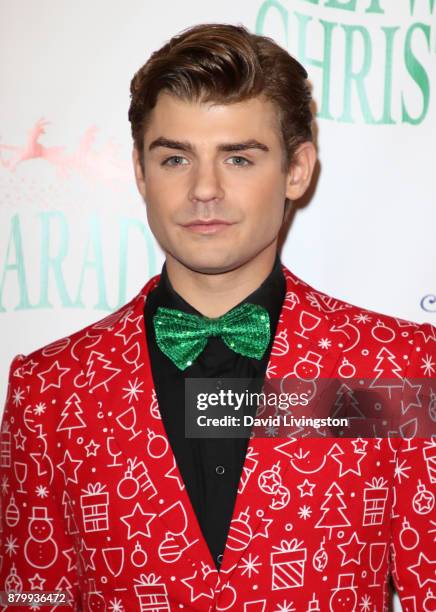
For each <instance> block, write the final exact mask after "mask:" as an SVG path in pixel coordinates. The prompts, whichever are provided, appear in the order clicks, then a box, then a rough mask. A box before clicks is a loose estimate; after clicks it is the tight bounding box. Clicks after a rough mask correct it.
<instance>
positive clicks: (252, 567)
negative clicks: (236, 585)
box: [241, 553, 262, 578]
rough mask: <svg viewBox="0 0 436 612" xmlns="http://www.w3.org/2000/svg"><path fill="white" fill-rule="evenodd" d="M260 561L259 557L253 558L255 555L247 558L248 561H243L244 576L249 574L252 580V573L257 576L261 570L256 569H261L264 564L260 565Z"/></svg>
mask: <svg viewBox="0 0 436 612" xmlns="http://www.w3.org/2000/svg"><path fill="white" fill-rule="evenodd" d="M258 559H259V555H256V556H255V557H253V555H252V554H251V553H250V554H249V555H248V557H247V559H242V561H241V566H242V568H243V569H242V572H241V574H242V576H243V575H244V574H248V577H249V578H251V573H252V572H254V573H256V574H258V573H259V570H258V569H256V568H257V567H260V566H261V565H262V563H258V562H257V560H258Z"/></svg>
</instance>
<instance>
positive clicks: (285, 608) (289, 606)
mask: <svg viewBox="0 0 436 612" xmlns="http://www.w3.org/2000/svg"><path fill="white" fill-rule="evenodd" d="M295 610H296V608H294V604H293V603H292V601H290V602H289V603H288V602H287V601H284V602H283V603H282V604H279V607H278V608H276V609H275V610H274V612H295Z"/></svg>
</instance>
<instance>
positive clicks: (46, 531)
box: [0, 266, 436, 612]
mask: <svg viewBox="0 0 436 612" xmlns="http://www.w3.org/2000/svg"><path fill="white" fill-rule="evenodd" d="M283 272H284V274H285V277H286V283H287V291H286V299H285V301H284V303H283V307H282V310H281V314H280V319H279V323H278V327H277V331H276V337H275V341H274V345H273V348H272V352H271V355H270V359H269V363H268V368H267V378H270V379H273V378H279V379H282V380H284V381H288V382H292V381H293V380H299V381H302V384H304V385H305V386H306V387H307V388H308V389H311V388H312V387H313V386H314V384H315V381H316V379H317V377H321V378H324V379H328V378H334V377H338V378H341V380H342V383H343V384H342V385H341V387H340V389H339V392H338V395H337V398H336V400H337V402H336V404H335V406H334V409H335V410H337V411H338V414H340V413H341V412H342V411H343V410H344V409H345V408H346V409H347V410H349V411H351V413H352V414H355V415H359V414H360V412H361V410H362V404H361V401H362V398H361V397H360V396H359V393H357V392H356V389H355V388H353V387H352V386H350V385H351V381H352V379H353V378H361V379H365V380H367V381H369V382H370V384H369V386H368V388H367V389H368V390H369V392H371V393H374V397H376V394H378V393H384V394H386V397H388V398H389V399H390V407H391V409H392V411H393V414H392V415H391V416H392V417H393V418H394V420H395V422H396V424H397V427H398V430H397V433H398V432H400V431H401V432H403V431H405V432H406V431H407V432H414V435H412V436H407V439H402V438H401V437H400V435H396V436H393V437H390V438H388V437H370V438H363V437H354V438H345V437H344V438H327V437H321V436H319V437H311V438H309V437H296V436H295V435H293V436H291V437H288V438H285V439H283V438H274V437H263V438H262V437H254V438H251V439H250V440H249V445H248V449H247V454H246V458H245V462H244V466H243V469H242V473H241V478H240V481H239V487H238V494H237V497H236V503H235V507H234V511H233V517H232V521H231V524H230V529H229V534H228V540H227V546H226V549H225V551H224V556H223V559H222V563H221V564H220V570H219V571H218V570H217V569H216V565H215V560H214V559H212V557H211V554H210V551H209V549H208V546H207V544H206V541H205V539H204V537H203V534H202V532H201V529H200V526H199V523H198V521H197V518H196V516H195V513H194V511H193V508H192V505H191V503H190V500H189V497H188V493H187V490H186V487H185V485H184V482H183V479H182V478H181V475H180V471H179V469H178V466H177V463H176V461H175V457H174V454H173V452H172V449H171V445H170V443H169V440H168V438H167V435H166V432H165V429H164V426H163V423H162V419H161V415H160V411H159V397H157V395H156V391H155V388H154V385H153V379H152V375H151V368H150V361H149V355H148V350H147V344H146V335H145V328H144V316H143V308H144V303H145V300H146V299H147V295H148V293H149V292H150V291H152V290H153V288H154V287H155V286H156V284H157V282H158V280H159V277H158V276H155V277H153V278H152V279H150V280H149V281H148V283H147V284H146V285H145V286H144V287H143V289H142V290H141V291H140V292H139V294H138V295H137V296H135V297H134V298H133V299H132V300H131V301H130V302H129V303H127V304H126V305H125V306H123V307H122V308H121V309H120V310H118V311H117V312H115V313H112V314H111V315H109V316H108V317H105V318H104V319H102V320H101V321H98V322H96V323H94V324H93V325H90V326H88V327H86V328H85V329H82V330H79V331H78V332H76V333H74V334H72V335H71V336H69V337H68V338H63V339H60V340H57V341H56V342H54V343H52V344H50V345H48V346H46V347H43V348H41V349H39V350H37V351H34V352H33V353H32V354H30V355H28V356H23V355H18V356H17V357H15V359H14V360H13V362H12V364H11V368H10V375H9V386H8V394H7V401H6V406H5V410H4V414H3V419H2V424H1V431H0V440H1V444H0V502H1V522H0V590H5V591H6V592H11V591H18V592H22V591H35V590H38V589H39V590H44V591H55V590H61V591H66V592H67V593H68V594H69V596H70V598H71V600H72V604H71V606H70V609H71V608H72V609H73V610H77V611H79V610H82V611H88V610H105V611H108V612H135V611H138V612H142V611H148V612H152V611H156V612H157V611H159V612H167V611H169V612H172V611H173V610H179V609H180V610H183V609H184V610H186V611H187V612H188V611H189V612H212V611H215V610H217V611H220V610H232V611H236V612H276V611H279V610H295V611H300V610H301V611H308V612H317V611H326V610H328V611H332V612H337V611H344V612H351V611H356V612H357V611H360V610H368V611H369V610H370V611H371V612H372V611H373V610H377V611H385V610H386V611H387V609H388V608H387V606H388V584H387V577H388V575H389V573H391V574H392V577H393V580H394V583H395V586H396V589H397V591H398V593H399V597H400V600H401V603H402V606H403V609H404V610H415V611H418V610H419V611H421V610H423V611H424V612H430V611H431V610H434V609H435V608H434V605H435V601H436V596H435V593H436V553H435V546H434V538H435V533H436V522H435V520H434V511H435V510H434V507H435V495H436V440H435V438H434V437H433V438H432V437H430V436H429V435H428V433H425V432H424V433H423V429H422V428H421V420H420V418H421V417H422V416H423V415H425V416H426V417H427V420H428V421H431V422H432V423H435V422H436V419H435V405H436V403H435V398H436V381H435V371H436V329H435V328H434V327H432V326H431V325H430V324H428V323H422V324H420V325H419V324H417V323H413V322H410V321H405V320H401V319H397V318H393V317H389V316H386V315H382V314H380V313H376V312H372V311H369V310H364V309H362V308H358V307H357V306H353V305H351V304H348V303H346V302H343V301H341V300H339V299H335V298H332V297H330V296H327V295H325V294H323V293H321V292H319V291H317V290H315V289H314V288H312V287H310V286H309V285H307V284H306V283H305V282H304V281H302V280H301V279H299V278H298V277H297V276H295V275H294V274H293V273H292V272H291V271H290V270H288V269H287V268H286V267H285V266H283ZM418 387H419V388H418ZM374 409H377V407H375V408H374ZM426 431H428V430H426ZM20 609H23V610H25V609H28V608H27V607H21V608H20V607H17V610H20Z"/></svg>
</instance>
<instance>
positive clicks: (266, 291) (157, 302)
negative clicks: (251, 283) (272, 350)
mask: <svg viewBox="0 0 436 612" xmlns="http://www.w3.org/2000/svg"><path fill="white" fill-rule="evenodd" d="M285 293H286V279H285V277H284V274H283V270H282V263H281V261H280V257H279V255H278V254H277V255H276V259H275V262H274V265H273V268H272V270H271V272H270V273H269V275H268V276H267V277H266V279H265V280H264V281H263V282H262V283H261V285H259V287H258V288H257V289H255V290H254V291H253V292H252V293H250V294H249V295H248V296H247V297H246V298H244V299H243V300H242V301H241V302H239V304H237V306H239V305H241V304H244V303H246V302H249V303H251V304H258V305H259V306H263V307H264V308H266V309H267V310H268V312H269V314H270V316H271V319H272V322H273V321H274V322H275V323H276V322H277V320H278V317H279V314H280V309H281V306H282V303H283V300H284V297H285ZM147 302H149V304H148V306H149V307H151V310H152V311H153V312H154V311H155V310H156V309H157V308H158V307H159V306H164V307H165V308H176V309H177V310H181V311H183V312H186V313H190V314H196V315H199V316H203V315H202V314H201V313H200V312H199V311H198V310H196V309H195V308H194V307H193V306H191V304H189V303H188V302H187V301H186V300H185V299H184V298H182V296H181V295H180V294H179V293H177V291H175V289H174V288H173V286H172V285H171V282H170V279H169V277H168V273H167V269H166V263H164V264H163V266H162V272H161V276H160V279H159V283H158V284H157V286H156V287H155V289H153V291H151V292H150V294H149V296H148V298H147ZM235 308H236V306H235Z"/></svg>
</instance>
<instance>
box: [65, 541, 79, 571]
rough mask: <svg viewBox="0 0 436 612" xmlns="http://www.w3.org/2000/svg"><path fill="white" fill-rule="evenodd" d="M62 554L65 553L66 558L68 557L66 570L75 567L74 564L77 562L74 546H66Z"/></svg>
mask: <svg viewBox="0 0 436 612" xmlns="http://www.w3.org/2000/svg"><path fill="white" fill-rule="evenodd" d="M62 554H63V555H65V556H66V558H67V559H68V568H67V572H70V571H71V570H73V569H74V568H75V567H76V564H77V552H76V550H75V548H74V546H72V547H71V548H68V550H63V551H62Z"/></svg>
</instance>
